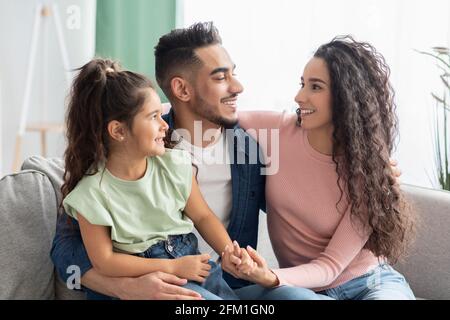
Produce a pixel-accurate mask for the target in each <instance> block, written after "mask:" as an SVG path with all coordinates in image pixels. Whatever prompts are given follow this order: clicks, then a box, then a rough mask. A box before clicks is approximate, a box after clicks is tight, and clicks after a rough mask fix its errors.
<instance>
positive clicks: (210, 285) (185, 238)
mask: <svg viewBox="0 0 450 320" xmlns="http://www.w3.org/2000/svg"><path fill="white" fill-rule="evenodd" d="M197 254H200V252H199V251H198V241H197V237H196V236H195V235H194V234H193V233H188V234H181V235H175V236H169V237H168V239H167V240H165V241H159V242H158V243H156V244H154V245H152V246H151V247H150V248H148V249H147V250H146V251H144V252H142V253H138V254H136V255H137V256H139V257H142V258H159V259H176V258H180V257H183V256H187V255H197ZM208 263H209V264H210V265H211V270H210V271H209V275H208V277H207V278H206V279H205V281H204V282H203V283H199V282H194V281H188V283H187V284H185V285H184V286H183V287H185V288H188V289H191V290H193V291H196V292H198V293H200V294H201V296H202V297H203V298H204V299H205V300H221V299H226V300H235V299H238V297H237V296H236V294H235V293H234V292H233V290H232V289H231V288H230V287H229V286H228V284H227V283H226V282H225V280H224V279H223V278H222V269H221V268H220V267H219V266H218V265H217V264H216V263H214V262H213V261H209V262H208ZM86 297H87V299H91V300H105V299H113V298H112V297H108V296H105V295H102V294H100V293H97V292H95V291H92V290H90V289H88V288H86Z"/></svg>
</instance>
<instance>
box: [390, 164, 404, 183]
mask: <svg viewBox="0 0 450 320" xmlns="http://www.w3.org/2000/svg"><path fill="white" fill-rule="evenodd" d="M389 164H390V165H391V169H392V173H393V174H394V177H395V181H396V183H397V184H400V179H399V178H400V176H401V175H402V171H401V170H400V169H399V168H397V164H398V163H397V161H396V160H394V159H389Z"/></svg>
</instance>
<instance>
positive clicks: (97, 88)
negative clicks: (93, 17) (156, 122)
mask: <svg viewBox="0 0 450 320" xmlns="http://www.w3.org/2000/svg"><path fill="white" fill-rule="evenodd" d="M79 70H80V72H79V74H78V75H77V77H76V78H75V80H74V82H73V85H72V88H71V93H70V102H69V105H68V110H67V114H66V127H67V128H66V130H67V132H66V138H67V148H66V151H65V153H64V161H65V172H64V176H63V179H64V184H63V185H62V187H61V192H62V199H64V198H65V196H67V194H68V193H69V192H70V191H72V190H73V189H74V188H75V186H76V185H77V183H78V182H79V181H80V180H81V179H82V178H83V176H84V175H91V174H95V173H97V168H98V165H99V163H100V162H102V161H104V160H105V159H106V157H107V156H108V151H109V137H108V132H107V125H108V123H109V122H110V121H112V120H117V121H124V122H125V123H126V124H127V125H128V127H129V128H130V129H131V127H132V122H133V118H134V116H135V115H136V114H137V113H138V112H139V110H140V108H141V107H142V105H143V103H144V101H145V98H146V96H147V94H148V93H147V92H146V91H145V90H144V89H148V88H153V86H152V84H151V82H150V80H149V79H147V78H146V77H145V76H143V75H140V74H137V73H133V72H130V71H122V70H121V69H120V66H119V65H118V64H117V63H116V62H114V61H111V60H105V59H94V60H92V61H90V62H88V63H87V64H85V65H84V66H83V67H81V68H80V69H79Z"/></svg>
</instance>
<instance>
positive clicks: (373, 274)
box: [319, 263, 416, 300]
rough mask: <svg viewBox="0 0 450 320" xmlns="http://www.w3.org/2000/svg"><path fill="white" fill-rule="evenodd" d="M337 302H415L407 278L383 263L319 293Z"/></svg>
mask: <svg viewBox="0 0 450 320" xmlns="http://www.w3.org/2000/svg"><path fill="white" fill-rule="evenodd" d="M319 293H320V294H325V295H327V296H329V297H331V298H333V299H337V300H415V299H416V298H415V296H414V293H413V292H412V290H411V288H410V287H409V284H408V282H407V281H406V279H405V277H404V276H403V275H402V274H400V273H399V272H398V271H396V270H395V269H394V268H392V267H391V266H390V265H389V264H386V263H383V264H380V265H378V266H377V267H376V268H374V269H373V270H371V271H369V272H367V273H366V274H363V275H362V276H359V277H357V278H355V279H352V280H350V281H348V282H346V283H344V284H342V285H340V286H338V287H335V288H331V289H327V290H324V291H322V292H319Z"/></svg>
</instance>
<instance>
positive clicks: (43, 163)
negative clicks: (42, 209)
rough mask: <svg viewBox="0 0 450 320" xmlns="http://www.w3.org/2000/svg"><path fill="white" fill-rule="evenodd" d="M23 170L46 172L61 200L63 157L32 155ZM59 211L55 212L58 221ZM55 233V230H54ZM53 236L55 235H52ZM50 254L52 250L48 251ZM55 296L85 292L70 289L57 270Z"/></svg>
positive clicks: (78, 296) (79, 296) (70, 297)
mask: <svg viewBox="0 0 450 320" xmlns="http://www.w3.org/2000/svg"><path fill="white" fill-rule="evenodd" d="M22 170H37V171H39V172H42V173H44V174H45V175H46V176H47V178H48V179H49V181H50V183H51V185H52V190H53V192H54V194H55V198H56V201H57V203H58V204H59V203H60V202H61V186H62V184H63V174H64V161H63V160H62V159H61V158H44V157H41V156H32V157H29V158H28V159H26V160H25V161H24V163H23V165H22ZM56 215H57V212H56V211H55V212H54V219H55V221H56ZM53 234H54V232H53ZM52 238H53V237H52ZM48 255H50V250H49V251H48ZM55 298H56V299H58V300H78V299H85V294H84V292H83V291H80V290H70V289H68V288H67V286H66V284H65V283H64V282H63V281H62V280H61V278H59V276H58V274H57V272H56V271H55Z"/></svg>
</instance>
